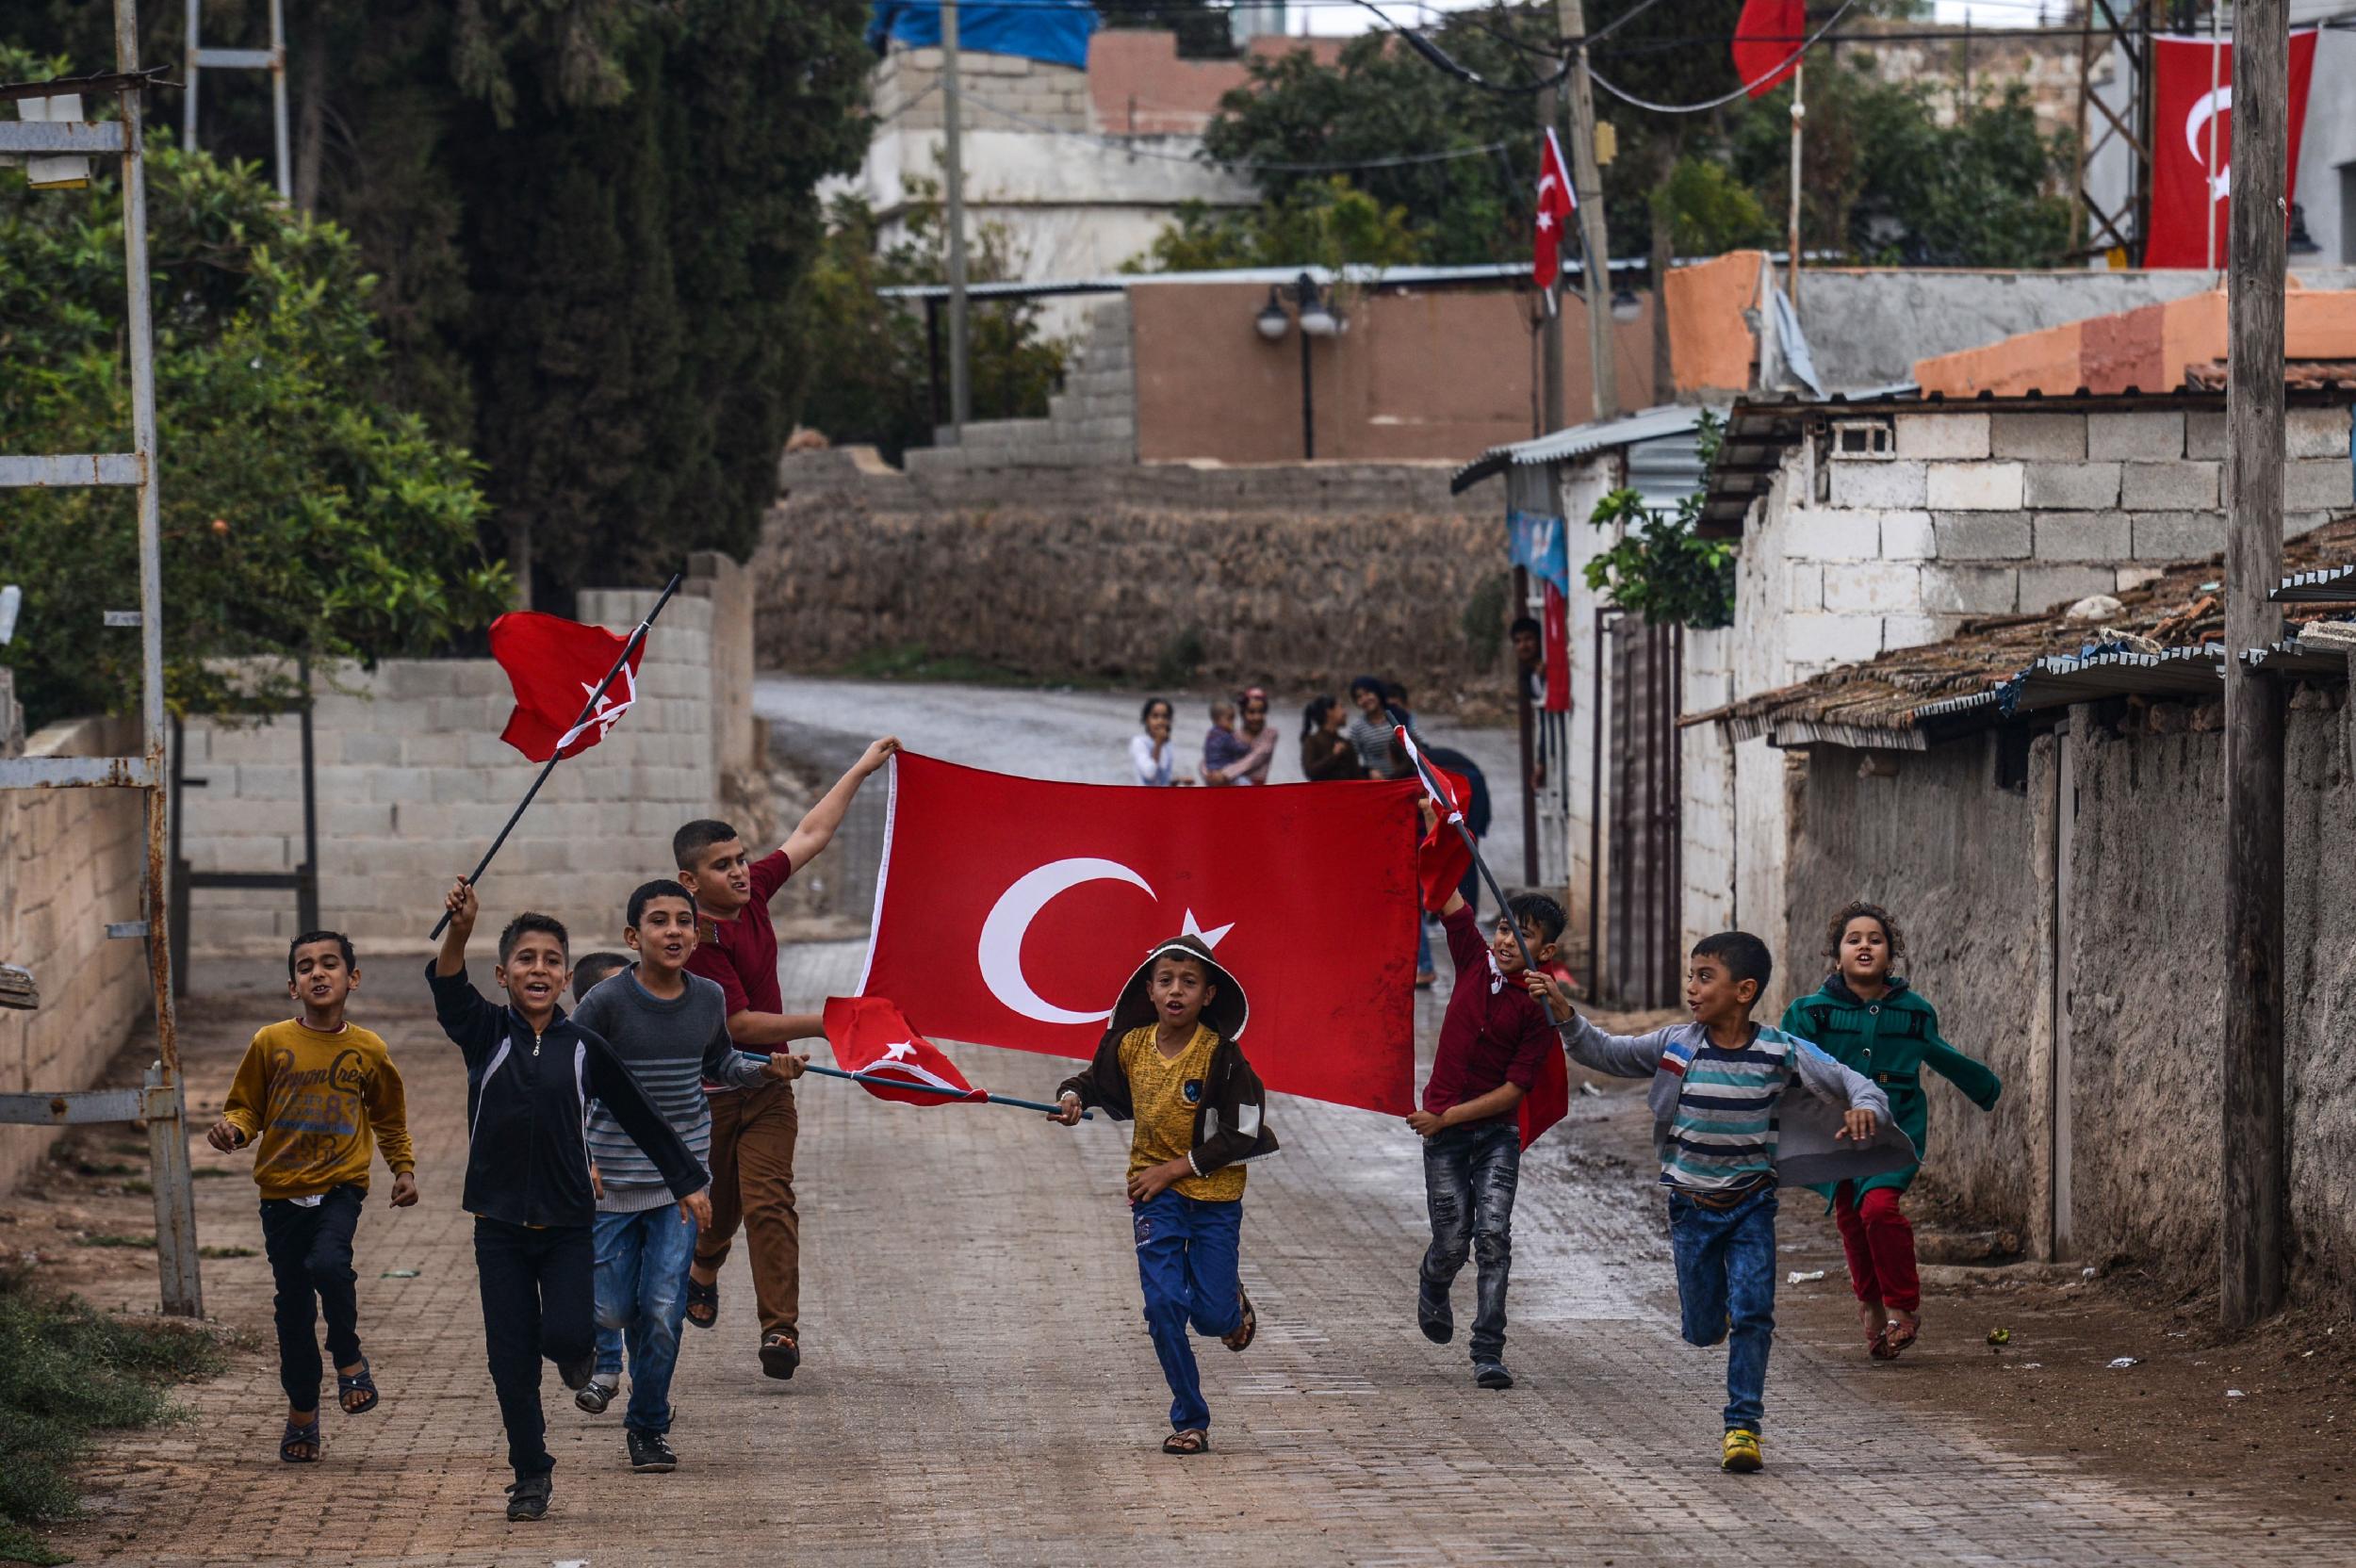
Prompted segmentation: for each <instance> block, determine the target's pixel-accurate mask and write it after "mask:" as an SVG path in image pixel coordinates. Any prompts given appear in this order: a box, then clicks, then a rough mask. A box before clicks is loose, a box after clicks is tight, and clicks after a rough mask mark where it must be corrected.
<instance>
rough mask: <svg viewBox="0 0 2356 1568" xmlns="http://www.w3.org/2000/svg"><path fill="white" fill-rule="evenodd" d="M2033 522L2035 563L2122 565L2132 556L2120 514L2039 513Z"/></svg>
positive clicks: (2131, 535)
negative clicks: (2111, 563) (2063, 562)
mask: <svg viewBox="0 0 2356 1568" xmlns="http://www.w3.org/2000/svg"><path fill="white" fill-rule="evenodd" d="M2033 522H2034V524H2035V537H2036V547H2035V549H2034V551H2033V553H2034V554H2035V555H2036V556H2037V559H2038V560H2039V561H2124V560H2126V559H2127V558H2128V557H2129V556H2131V555H2133V554H2134V553H2135V537H2134V533H2135V531H2134V528H2133V526H2132V525H2131V524H2130V523H2129V521H2128V518H2127V514H2125V513H2124V512H2040V513H2038V514H2037V515H2036V517H2035V518H2034V519H2033Z"/></svg>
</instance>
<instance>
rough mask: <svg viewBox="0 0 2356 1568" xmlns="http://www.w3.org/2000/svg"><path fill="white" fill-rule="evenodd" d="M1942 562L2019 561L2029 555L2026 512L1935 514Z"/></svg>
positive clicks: (1933, 518) (1934, 524) (1932, 522)
mask: <svg viewBox="0 0 2356 1568" xmlns="http://www.w3.org/2000/svg"><path fill="white" fill-rule="evenodd" d="M1931 526H1932V530H1933V532H1934V534H1935V535H1936V537H1937V539H1938V541H1939V560H1941V561H2018V560H2021V559H2022V558H2024V557H2026V556H2027V555H2028V553H2029V544H2030V537H2029V515H2028V514H2027V513H2025V512H1934V513H1932V514H1931Z"/></svg>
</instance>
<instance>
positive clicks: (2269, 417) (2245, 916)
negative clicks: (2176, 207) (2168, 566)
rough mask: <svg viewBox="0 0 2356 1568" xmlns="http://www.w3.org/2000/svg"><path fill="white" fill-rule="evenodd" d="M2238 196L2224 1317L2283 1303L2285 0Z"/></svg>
mask: <svg viewBox="0 0 2356 1568" xmlns="http://www.w3.org/2000/svg"><path fill="white" fill-rule="evenodd" d="M2233 32H2234V39H2233V193H2232V204H2231V207H2230V208H2229V212H2228V220H2227V221H2228V225H2229V227H2228V241H2229V250H2228V264H2229V265H2228V272H2227V280H2226V337H2227V349H2226V381H2225V507H2226V544H2225V654H2226V659H2225V938H2226V946H2225V1060H2224V1072H2223V1086H2224V1094H2223V1096H2222V1100H2223V1107H2224V1128H2223V1133H2224V1138H2223V1161H2222V1169H2221V1171H2220V1173H2219V1174H2220V1180H2219V1182H2218V1188H2217V1193H2218V1199H2219V1201H2220V1202H2221V1204H2222V1212H2221V1213H2220V1215H2219V1217H2218V1218H2219V1225H2218V1233H2219V1236H2220V1240H2221V1244H2222V1245H2221V1247H2220V1249H2219V1250H2220V1253H2221V1258H2220V1264H2221V1274H2222V1278H2221V1286H2222V1289H2221V1291H2220V1293H2219V1298H2218V1309H2219V1315H2220V1316H2221V1317H2222V1318H2223V1320H2224V1325H2225V1327H2226V1328H2227V1329H2229V1330H2230V1329H2242V1328H2247V1327H2249V1326H2250V1324H2252V1323H2255V1322H2256V1321H2258V1320H2259V1319H2260V1318H2263V1317H2268V1316H2271V1315H2274V1314H2275V1313H2277V1312H2280V1311H2281V1310H2282V1293H2283V1266H2284V1261H2285V1258H2286V1255H2287V1253H2288V1250H2289V1248H2288V1240H2289V1237H2288V1234H2287V1229H2288V1228H2287V1225H2286V1223H2285V1218H2286V1213H2287V1210H2288V1207H2289V1202H2288V1200H2289V1162H2288V1159H2287V1158H2286V1154H2285V1146H2286V1144H2287V1142H2288V1139H2287V1137H2286V1136H2285V1129H2284V1127H2283V1125H2282V1107H2283V1099H2284V1096H2283V1093H2282V728H2283V724H2282V689H2281V688H2280V687H2279V686H2278V685H2277V684H2276V683H2275V681H2274V680H2273V679H2272V678H2269V677H2267V676H2265V675H2262V674H2260V673H2258V672H2257V671H2255V670H2253V669H2251V668H2250V665H2249V664H2248V663H2246V662H2243V659H2242V654H2243V652H2244V651H2245V650H2247V649H2250V648H2253V647H2265V646H2267V645H2271V644H2272V643H2273V642H2274V641H2275V640H2276V639H2277V638H2279V637H2280V636H2281V635H2282V612H2281V611H2280V610H2279V609H2278V608H2277V607H2276V606H2275V605H2274V604H2273V603H2272V602H2271V601H2270V600H2269V599H2268V598H2267V595H2269V594H2270V593H2271V592H2273V590H2274V588H2275V587H2276V585H2277V584H2279V583H2280V582H2281V581H2282V448H2283V429H2282V423H2283V421H2282V313H2283V304H2282V293H2283V287H2284V280H2283V266H2284V259H2285V258H2284V254H2283V251H2284V236H2283V230H2284V226H2285V225H2286V223H2287V222H2288V220H2289V209H2288V208H2287V206H2286V205H2285V204H2284V201H2283V184H2284V178H2285V173H2286V169H2287V166H2288V164H2289V161H2290V134H2289V114H2288V106H2287V102H2286V101H2287V99H2288V97H2289V83H2290V20H2289V8H2288V0H2244V3H2243V5H2242V6H2241V7H2240V12H2239V15H2237V16H2236V17H2235V18H2234V28H2233Z"/></svg>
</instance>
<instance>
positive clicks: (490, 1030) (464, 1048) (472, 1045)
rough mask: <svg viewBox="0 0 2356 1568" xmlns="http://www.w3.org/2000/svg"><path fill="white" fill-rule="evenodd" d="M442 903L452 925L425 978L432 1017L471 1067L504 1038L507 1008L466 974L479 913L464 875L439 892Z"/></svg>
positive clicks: (479, 908) (476, 902)
mask: <svg viewBox="0 0 2356 1568" xmlns="http://www.w3.org/2000/svg"><path fill="white" fill-rule="evenodd" d="M442 907H443V908H444V909H446V910H448V911H449V912H450V926H449V928H448V929H447V930H445V931H444V932H443V933H442V945H441V948H440V949H439V950H438V951H437V952H436V953H435V954H434V963H433V965H432V966H431V967H430V968H429V969H428V970H427V971H426V983H427V984H428V985H429V986H431V987H432V988H433V990H434V1018H435V1019H436V1020H437V1021H439V1022H440V1023H441V1025H442V1033H443V1034H445V1035H448V1036H449V1037H450V1040H451V1043H453V1044H455V1045H456V1046H457V1047H458V1049H459V1051H460V1053H461V1054H464V1055H465V1056H466V1061H467V1063H468V1065H469V1066H471V1065H472V1064H473V1063H474V1062H476V1061H477V1060H478V1059H479V1058H481V1057H483V1056H484V1055H486V1054H488V1053H490V1052H492V1051H495V1050H497V1049H498V1047H499V1041H500V1040H502V1039H504V1038H505V1037H506V1036H507V1018H506V1011H505V1009H504V1008H500V1007H494V1006H493V1005H491V1004H490V1003H489V1002H487V1001H485V1000H484V999H483V993H482V992H481V991H478V990H476V989H475V988H474V987H473V986H472V985H471V984H469V983H468V982H467V979H466V939H467V938H469V937H471V936H473V935H474V923H475V919H476V917H477V916H479V915H481V914H482V913H483V905H482V903H481V902H480V901H479V900H477V899H476V897H475V891H474V888H473V886H472V885H471V884H469V883H468V882H467V880H466V878H465V877H463V876H461V877H459V878H457V879H456V880H455V881H453V882H452V883H451V884H450V891H449V892H447V893H445V894H443V895H442Z"/></svg>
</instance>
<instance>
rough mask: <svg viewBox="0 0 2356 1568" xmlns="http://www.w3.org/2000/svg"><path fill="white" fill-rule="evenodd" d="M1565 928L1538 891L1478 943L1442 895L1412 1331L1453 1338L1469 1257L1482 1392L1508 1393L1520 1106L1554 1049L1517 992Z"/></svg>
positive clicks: (1419, 1126)
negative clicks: (1443, 938) (1424, 1240)
mask: <svg viewBox="0 0 2356 1568" xmlns="http://www.w3.org/2000/svg"><path fill="white" fill-rule="evenodd" d="M1566 918H1567V917H1565V916H1564V915H1563V913H1562V906H1561V905H1560V904H1557V903H1556V902H1555V901H1554V900H1552V899H1550V898H1548V897H1546V895H1545V894H1544V893H1524V894H1523V895H1522V896H1521V897H1519V898H1516V899H1514V900H1513V901H1512V902H1511V903H1510V904H1508V905H1507V906H1506V918H1505V919H1504V920H1500V921H1498V922H1497V929H1496V930H1495V931H1494V932H1492V933H1491V934H1490V935H1489V936H1488V938H1487V939H1483V938H1482V936H1481V926H1480V923H1479V922H1478V921H1476V920H1475V919H1474V918H1473V912H1472V910H1471V909H1470V908H1469V907H1467V906H1466V905H1465V903H1464V896H1463V895H1462V894H1451V895H1449V898H1448V903H1447V904H1446V905H1445V906H1443V907H1442V908H1441V910H1440V925H1441V927H1442V929H1444V930H1445V931H1446V932H1447V933H1448V957H1449V958H1450V959H1451V960H1452V961H1453V962H1454V964H1455V967H1456V984H1455V988H1454V989H1453V990H1451V991H1450V992H1449V993H1448V1012H1447V1013H1446V1014H1445V1015H1444V1016H1443V1017H1442V1019H1441V1021H1440V1046H1439V1050H1438V1052H1437V1053H1436V1054H1434V1055H1433V1056H1432V1077H1431V1079H1430V1081H1429V1082H1427V1083H1426V1084H1425V1085H1424V1088H1423V1109H1421V1110H1419V1111H1416V1112H1415V1114H1414V1115H1412V1116H1410V1117H1409V1118H1408V1119H1407V1125H1408V1126H1410V1127H1412V1128H1414V1129H1415V1132H1416V1134H1417V1135H1420V1136H1421V1137H1422V1138H1423V1179H1424V1197H1425V1201H1427V1202H1428V1203H1429V1204H1430V1206H1431V1211H1432V1245H1431V1247H1430V1248H1428V1249H1427V1250H1425V1252H1424V1255H1423V1266H1422V1268H1421V1270H1420V1271H1419V1274H1418V1279H1419V1288H1418V1289H1417V1291H1416V1295H1415V1321H1416V1323H1417V1325H1418V1326H1420V1327H1421V1328H1422V1330H1423V1334H1424V1337H1425V1338H1426V1339H1429V1340H1430V1341H1432V1344H1434V1345H1446V1344H1447V1343H1448V1341H1449V1340H1451V1339H1453V1338H1455V1337H1456V1315H1455V1310H1454V1309H1453V1308H1452V1307H1451V1306H1450V1305H1449V1303H1448V1287H1449V1286H1450V1285H1451V1284H1453V1283H1454V1282H1455V1280H1456V1276H1457V1273H1458V1271H1459V1270H1461V1269H1462V1268H1463V1267H1464V1259H1465V1257H1466V1255H1467V1254H1468V1253H1469V1254H1470V1255H1471V1257H1472V1258H1473V1259H1474V1261H1475V1263H1476V1264H1477V1265H1478V1266H1479V1269H1480V1290H1479V1294H1478V1296H1477V1297H1476V1302H1477V1304H1476V1306H1475V1309H1474V1314H1473V1326H1472V1363H1473V1381H1474V1382H1476V1383H1478V1384H1480V1385H1481V1387H1482V1388H1511V1387H1513V1374H1512V1373H1511V1372H1508V1371H1507V1370H1506V1369H1505V1284H1506V1278H1507V1276H1508V1275H1509V1274H1510V1273H1511V1272H1512V1269H1513V1191H1514V1188H1515V1185H1516V1184H1518V1183H1519V1181H1520V1179H1521V1168H1522V1144H1521V1125H1520V1119H1519V1118H1518V1116H1517V1115H1516V1108H1517V1107H1518V1106H1519V1105H1520V1104H1521V1102H1522V1096H1524V1095H1525V1094H1527V1093H1529V1092H1530V1086H1531V1085H1532V1084H1534V1083H1536V1082H1537V1081H1538V1070H1539V1069H1540V1067H1541V1066H1542V1065H1544V1063H1545V1061H1546V1054H1547V1052H1549V1051H1551V1050H1553V1049H1554V1048H1555V1039H1556V1037H1555V1032H1554V1025H1553V1023H1552V1021H1550V1020H1548V1018H1547V1017H1546V1009H1545V1008H1544V1007H1543V1006H1542V1005H1540V1004H1539V1002H1538V1001H1537V999H1536V998H1534V997H1532V996H1531V995H1530V992H1529V990H1528V988H1526V987H1525V986H1524V985H1523V983H1522V978H1521V972H1522V944H1523V943H1525V942H1526V943H1528V944H1529V947H1530V956H1531V957H1532V958H1534V959H1536V960H1537V961H1538V963H1540V964H1541V965H1544V964H1545V963H1546V961H1547V960H1549V959H1551V958H1552V957H1553V956H1554V949H1555V943H1556V941H1557V940H1558V939H1560V938H1561V937H1562V926H1563V924H1564V923H1565V920H1566ZM1517 928H1518V930H1519V933H1520V940H1519V941H1516V940H1515V939H1514V937H1515V931H1516V929H1517Z"/></svg>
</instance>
